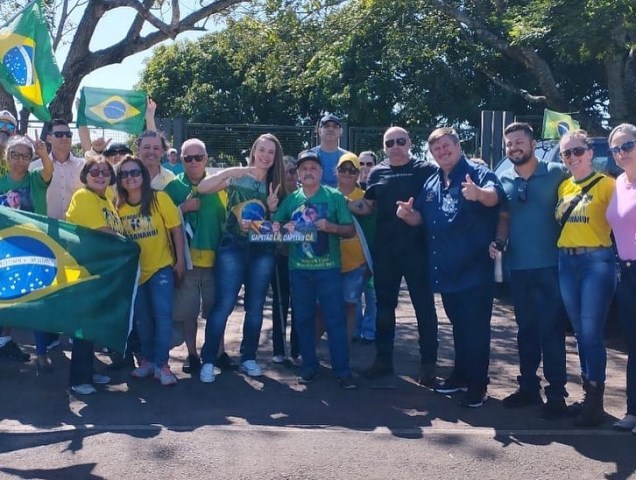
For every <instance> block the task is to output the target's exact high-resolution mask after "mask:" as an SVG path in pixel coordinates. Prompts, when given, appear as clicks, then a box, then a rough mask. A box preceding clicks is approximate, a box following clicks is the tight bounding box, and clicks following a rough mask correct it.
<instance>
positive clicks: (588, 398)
mask: <svg viewBox="0 0 636 480" xmlns="http://www.w3.org/2000/svg"><path fill="white" fill-rule="evenodd" d="M584 390H585V399H584V400H583V405H582V406H581V413H579V415H578V416H577V417H576V422H575V423H576V425H577V426H579V427H595V426H597V425H600V424H601V423H603V421H604V420H605V410H604V409H603V395H604V393H605V384H604V383H601V382H598V383H597V382H590V381H587V382H586V385H585V386H584Z"/></svg>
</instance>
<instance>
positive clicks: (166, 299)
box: [116, 156, 185, 386]
mask: <svg viewBox="0 0 636 480" xmlns="http://www.w3.org/2000/svg"><path fill="white" fill-rule="evenodd" d="M116 207H117V212H118V213H119V217H120V218H121V220H122V223H123V226H124V233H125V235H126V236H127V237H128V238H130V239H132V240H134V241H135V242H136V243H137V245H139V248H140V249H141V254H140V256H139V263H140V268H141V276H140V278H139V287H138V290H137V297H136V298H135V323H136V326H137V333H138V335H139V340H140V342H141V355H142V360H141V361H140V362H139V366H138V367H137V368H135V369H134V370H133V371H132V372H131V375H132V376H133V377H135V378H145V377H149V376H151V375H152V376H154V378H155V380H158V381H160V382H161V384H162V385H164V386H168V385H174V384H175V383H177V378H176V377H175V376H174V374H173V373H172V371H171V370H170V365H169V364H168V358H169V351H170V345H171V341H172V306H173V295H174V288H175V287H174V285H175V281H177V282H179V281H180V280H181V278H182V277H183V275H184V272H185V260H184V236H183V230H182V228H181V217H180V215H179V210H178V209H177V207H176V206H175V204H174V202H173V201H172V200H171V199H170V197H169V196H168V194H167V193H165V192H161V191H155V190H153V189H152V188H151V187H150V174H149V173H148V169H147V168H146V167H145V165H144V164H143V162H142V161H141V160H140V159H139V158H136V157H131V156H127V157H126V158H125V159H124V160H122V162H121V163H120V164H119V166H118V168H117V200H116ZM173 247H174V248H173Z"/></svg>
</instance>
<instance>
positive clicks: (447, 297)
mask: <svg viewBox="0 0 636 480" xmlns="http://www.w3.org/2000/svg"><path fill="white" fill-rule="evenodd" d="M428 145H429V150H430V152H431V153H432V155H433V158H434V159H435V161H436V162H437V164H438V165H439V168H438V169H437V170H436V172H435V173H434V174H433V175H431V176H430V177H429V178H428V180H426V182H425V183H424V186H423V188H422V190H421V193H420V194H419V195H418V196H417V200H415V201H414V200H413V198H414V197H410V198H409V200H408V201H407V202H398V209H397V212H396V213H397V217H399V218H401V219H402V220H404V222H405V223H407V224H408V225H412V226H417V225H422V224H423V225H424V231H425V233H426V237H427V239H426V240H427V242H426V245H427V247H428V254H429V261H430V275H431V281H432V286H433V289H434V290H435V291H436V292H439V293H441V296H442V302H443V304H444V310H445V311H446V314H447V316H448V318H449V320H450V321H451V323H452V324H453V340H454V343H455V365H454V367H453V371H452V373H451V375H450V377H448V378H447V379H446V380H443V381H441V382H439V383H437V384H436V385H435V386H434V390H435V391H436V392H439V393H444V394H450V393H455V392H460V391H461V392H466V393H465V395H464V397H463V398H462V399H461V400H460V405H461V406H464V407H471V408H478V407H481V406H482V405H483V402H484V401H485V400H486V399H487V398H488V397H487V394H486V391H487V390H486V389H487V385H488V365H489V359H490V318H491V315H492V302H493V295H494V287H495V283H494V275H493V262H492V259H491V258H490V256H489V254H488V245H489V244H490V242H491V240H492V239H493V238H495V232H496V228H497V221H498V219H499V208H498V205H499V203H500V202H501V201H505V199H504V192H503V190H502V188H501V183H499V179H498V178H497V177H496V176H495V174H494V173H493V172H492V171H491V170H490V169H488V168H487V167H486V166H485V165H483V164H480V163H475V162H472V161H469V160H468V159H466V157H465V156H464V154H463V152H462V149H461V144H460V142H459V135H458V134H457V132H456V131H455V130H454V129H452V128H447V127H444V128H438V129H436V130H434V131H433V132H432V133H431V134H430V135H429V137H428ZM419 248H422V247H421V246H420V247H419ZM378 278H379V275H378Z"/></svg>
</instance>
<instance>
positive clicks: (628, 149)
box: [609, 140, 636, 155]
mask: <svg viewBox="0 0 636 480" xmlns="http://www.w3.org/2000/svg"><path fill="white" fill-rule="evenodd" d="M634 147H636V141H634V140H630V141H629V142H625V143H623V144H622V145H621V146H620V147H612V148H610V149H609V151H610V153H611V154H612V155H616V154H618V152H621V151H622V152H624V153H629V152H631V151H632V150H634Z"/></svg>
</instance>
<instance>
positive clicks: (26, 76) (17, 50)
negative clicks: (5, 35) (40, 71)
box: [2, 45, 34, 87]
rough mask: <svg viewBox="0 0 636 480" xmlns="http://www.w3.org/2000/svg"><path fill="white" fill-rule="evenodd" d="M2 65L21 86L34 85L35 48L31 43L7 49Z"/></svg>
mask: <svg viewBox="0 0 636 480" xmlns="http://www.w3.org/2000/svg"><path fill="white" fill-rule="evenodd" d="M2 65H3V66H4V68H5V69H6V70H7V71H8V72H10V73H11V76H12V77H13V80H14V82H15V83H16V85H18V86H20V87H27V86H29V85H33V81H34V80H33V48H32V47H31V46H29V45H16V46H15V47H13V48H10V49H9V50H7V52H6V53H5V54H4V57H2Z"/></svg>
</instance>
